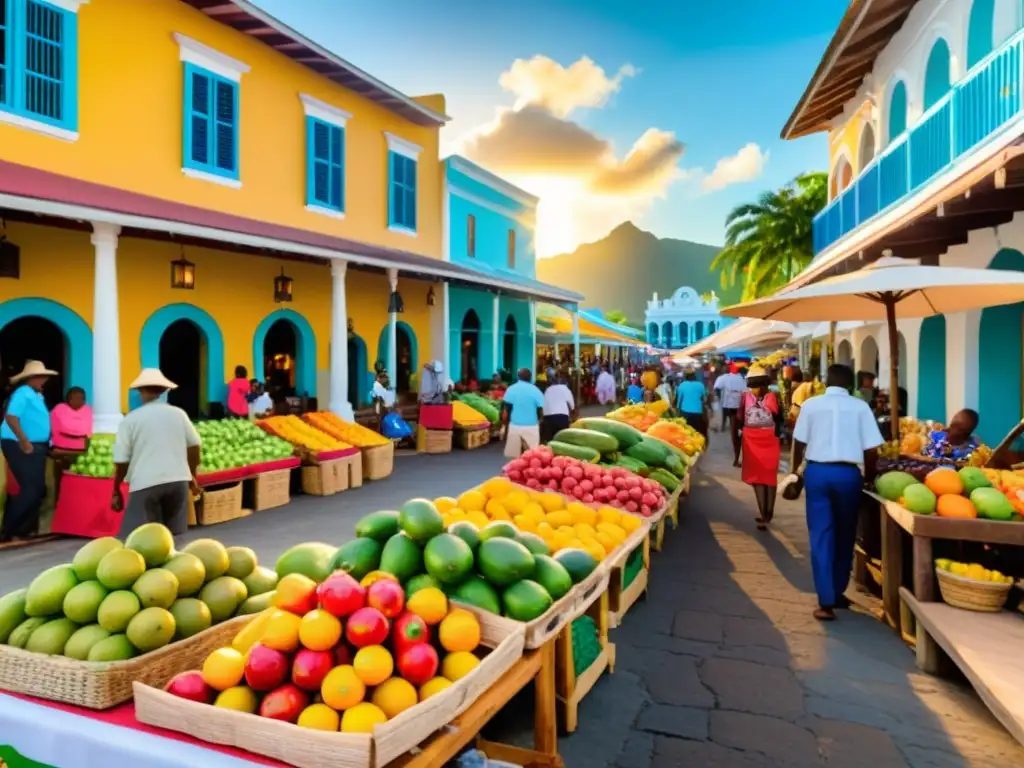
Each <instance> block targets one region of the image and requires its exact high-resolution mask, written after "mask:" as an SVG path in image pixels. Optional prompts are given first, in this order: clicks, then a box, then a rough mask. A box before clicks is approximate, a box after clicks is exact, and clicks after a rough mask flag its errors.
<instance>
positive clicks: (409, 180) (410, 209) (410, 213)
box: [402, 157, 416, 229]
mask: <svg viewBox="0 0 1024 768" xmlns="http://www.w3.org/2000/svg"><path fill="white" fill-rule="evenodd" d="M402 159H403V160H405V226H407V227H408V228H409V229H416V161H415V160H413V159H411V158H408V157H406V158H402Z"/></svg>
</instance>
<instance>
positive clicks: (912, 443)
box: [882, 417, 992, 467]
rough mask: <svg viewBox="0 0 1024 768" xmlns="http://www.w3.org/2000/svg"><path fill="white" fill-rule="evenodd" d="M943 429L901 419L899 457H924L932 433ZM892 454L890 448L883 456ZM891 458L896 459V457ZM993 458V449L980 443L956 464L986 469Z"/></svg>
mask: <svg viewBox="0 0 1024 768" xmlns="http://www.w3.org/2000/svg"><path fill="white" fill-rule="evenodd" d="M943 429H945V426H943V425H942V424H940V423H939V422H937V421H930V420H923V421H922V420H918V419H913V418H909V417H903V418H901V419H900V443H899V455H902V456H905V457H911V458H913V457H915V456H920V455H922V454H923V453H924V449H925V447H926V446H927V445H928V440H929V437H930V436H931V434H932V432H936V431H941V430H943ZM887 445H888V444H887ZM891 453H892V451H891V448H889V449H887V450H886V452H885V453H882V455H885V456H887V457H888V456H891ZM891 457H892V458H895V456H891ZM991 458H992V449H991V448H990V447H989V446H987V445H985V444H984V443H979V444H978V447H977V448H976V449H975V450H974V451H972V452H971V454H970V455H969V456H967V457H966V458H965V459H963V460H960V461H958V462H956V466H957V467H961V466H968V467H984V466H985V465H986V464H987V463H988V460H989V459H991ZM944 463H947V462H944ZM948 463H949V464H951V465H952V464H953V462H951V461H950V462H948Z"/></svg>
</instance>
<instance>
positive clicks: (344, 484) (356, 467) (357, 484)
mask: <svg viewBox="0 0 1024 768" xmlns="http://www.w3.org/2000/svg"><path fill="white" fill-rule="evenodd" d="M327 463H328V464H330V465H331V471H332V472H334V487H335V488H336V489H337V491H338V492H339V493H340V492H341V491H347V490H349V489H350V488H361V487H362V485H363V454H362V452H359V453H355V454H353V455H351V456H345V457H344V458H341V459H331V461H329V462H327Z"/></svg>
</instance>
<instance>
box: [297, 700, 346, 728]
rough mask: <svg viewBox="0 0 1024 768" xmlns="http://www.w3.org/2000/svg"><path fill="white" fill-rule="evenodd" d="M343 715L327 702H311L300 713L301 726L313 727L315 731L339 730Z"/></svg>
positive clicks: (299, 724) (299, 722)
mask: <svg viewBox="0 0 1024 768" xmlns="http://www.w3.org/2000/svg"><path fill="white" fill-rule="evenodd" d="M340 723H341V717H340V716H339V715H338V713H337V712H335V711H334V710H333V709H331V708H330V707H328V706H327V705H326V704H310V705H309V706H308V707H306V708H305V709H304V710H302V713H301V714H300V715H299V720H298V726H299V727H300V728H312V729H313V730H314V731H337V730H338V725H339V724H340Z"/></svg>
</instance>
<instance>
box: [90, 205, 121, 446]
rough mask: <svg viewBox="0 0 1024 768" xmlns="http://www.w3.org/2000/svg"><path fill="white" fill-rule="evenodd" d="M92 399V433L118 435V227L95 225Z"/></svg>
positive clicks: (119, 405) (119, 231) (119, 411)
mask: <svg viewBox="0 0 1024 768" xmlns="http://www.w3.org/2000/svg"><path fill="white" fill-rule="evenodd" d="M92 230H93V232H92V238H91V240H92V244H93V247H94V248H95V250H96V265H95V271H94V275H93V310H92V312H93V319H92V392H91V393H90V395H91V397H92V404H93V413H94V416H93V431H94V432H95V433H96V434H111V433H115V432H117V426H118V424H120V423H121V419H122V415H121V327H120V318H119V316H118V307H117V303H118V292H117V241H118V237H119V235H120V234H121V228H120V227H119V226H116V225H114V224H106V223H101V222H94V223H93V225H92Z"/></svg>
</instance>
